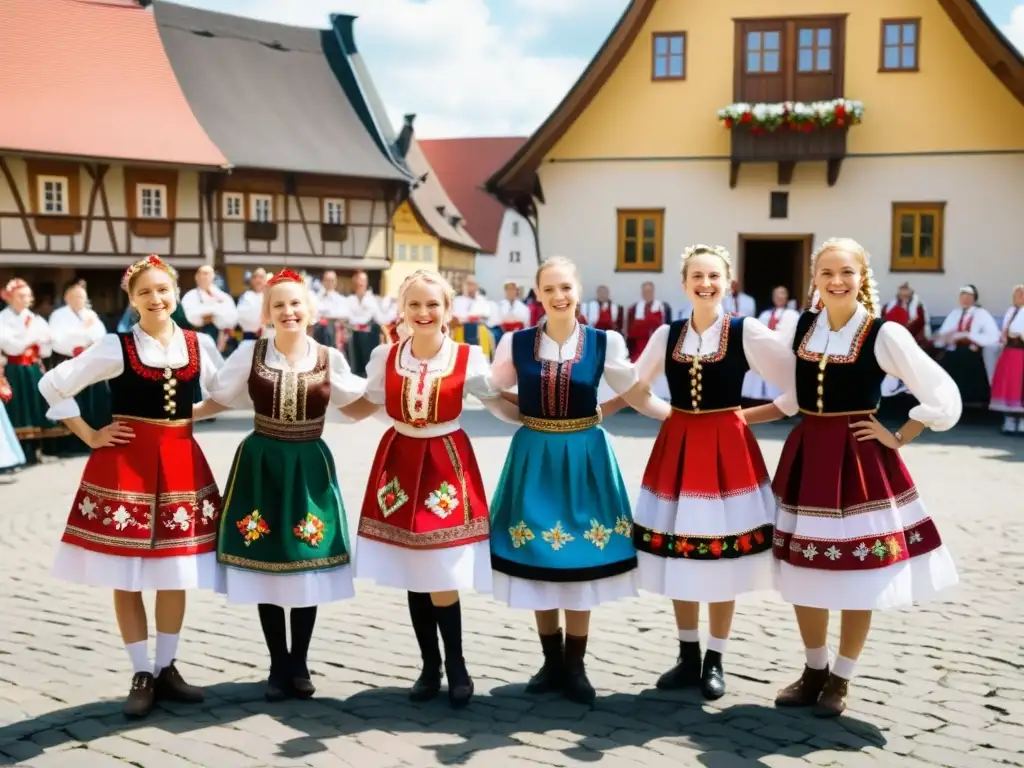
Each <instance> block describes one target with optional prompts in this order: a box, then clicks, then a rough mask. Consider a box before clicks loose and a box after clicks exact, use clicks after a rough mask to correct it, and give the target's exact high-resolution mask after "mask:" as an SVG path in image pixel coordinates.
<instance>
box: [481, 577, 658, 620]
mask: <svg viewBox="0 0 1024 768" xmlns="http://www.w3.org/2000/svg"><path fill="white" fill-rule="evenodd" d="M639 594H640V593H639V592H638V591H637V585H636V571H635V570H632V571H628V572H627V573H620V574H618V575H617V576H608V577H607V578H604V579H596V580H594V581H560V582H553V581H534V580H532V579H521V578H518V577H516V576H508V575H506V574H504V573H499V572H498V571H495V572H494V599H495V600H498V601H500V602H502V603H505V604H506V605H507V606H508V607H509V608H522V609H527V610H531V611H553V610H556V609H561V610H563V611H589V610H593V609H594V608H596V607H597V606H599V605H601V604H602V603H610V602H613V601H615V600H621V599H623V598H627V597H637V596H638V595H639Z"/></svg>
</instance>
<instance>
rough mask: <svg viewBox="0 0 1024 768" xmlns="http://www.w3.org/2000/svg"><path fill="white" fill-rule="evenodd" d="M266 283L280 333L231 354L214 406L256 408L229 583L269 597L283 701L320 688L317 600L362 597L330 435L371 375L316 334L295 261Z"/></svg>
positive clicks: (226, 590) (246, 443)
mask: <svg viewBox="0 0 1024 768" xmlns="http://www.w3.org/2000/svg"><path fill="white" fill-rule="evenodd" d="M263 293H264V295H263V302H264V304H263V309H262V317H263V319H262V322H261V324H262V325H272V326H273V328H274V333H273V337H272V338H269V339H259V340H257V341H256V342H255V343H253V344H243V345H241V346H239V348H238V349H237V350H236V351H235V353H234V354H233V355H231V356H230V357H228V359H227V362H226V363H225V365H224V367H223V368H221V369H220V370H219V371H218V372H217V376H216V377H215V379H214V381H213V383H212V384H211V386H210V397H211V398H212V400H213V401H214V402H212V403H210V407H209V408H208V409H207V410H206V413H208V414H212V413H215V412H218V411H221V410H225V409H227V408H238V409H245V410H248V409H249V408H253V409H254V410H255V412H256V417H255V429H254V431H253V432H252V434H250V435H249V436H247V437H246V438H245V439H243V440H242V443H241V445H239V447H238V450H237V452H236V453H235V459H234V461H233V462H232V466H231V473H230V475H229V479H228V483H227V486H226V488H225V491H224V514H223V516H222V517H221V525H220V536H219V539H218V545H217V559H218V561H219V562H220V564H221V569H220V572H219V582H220V583H219V584H218V585H217V591H218V592H220V593H222V594H224V595H226V596H227V600H228V602H230V603H241V604H246V605H253V604H256V605H258V611H259V616H260V626H261V627H262V629H263V638H264V640H265V641H266V643H267V650H268V651H269V653H270V674H269V677H268V680H267V689H266V698H267V699H268V700H269V701H282V700H284V699H287V698H290V697H292V696H294V697H296V698H309V697H310V696H312V695H313V694H314V693H315V691H316V688H315V686H314V685H313V682H312V680H311V679H310V673H309V667H308V665H307V656H308V653H309V644H310V641H311V639H312V636H313V627H314V625H315V623H316V617H317V606H319V605H323V604H324V603H329V602H334V601H338V600H345V599H348V598H350V597H353V596H354V595H355V591H354V590H353V587H352V570H351V567H350V563H351V551H352V550H351V546H350V543H349V533H348V523H347V521H346V517H345V508H344V505H343V503H342V499H341V491H340V489H339V487H338V473H337V470H336V469H335V464H334V457H333V456H332V455H331V451H330V449H329V448H328V447H327V444H326V443H325V442H324V441H323V439H322V434H323V428H324V422H325V419H326V417H327V414H328V412H330V411H332V410H335V409H339V408H345V407H348V406H350V405H351V404H352V403H354V402H355V401H357V400H359V398H361V397H362V395H363V391H364V389H365V381H364V380H363V379H360V378H358V377H356V376H353V375H352V372H351V370H350V369H349V367H348V362H347V361H346V360H345V356H344V355H343V354H342V353H341V352H340V351H339V350H338V349H337V348H336V347H333V346H331V347H328V346H326V345H323V344H319V343H318V342H316V341H315V340H314V339H313V338H312V337H311V336H309V335H308V334H307V329H308V328H309V327H310V326H312V325H313V324H314V323H315V322H316V318H317V312H316V305H315V303H314V301H313V299H312V296H311V295H310V291H309V287H308V285H307V284H306V282H305V280H303V278H302V277H300V276H299V275H298V274H296V273H295V272H292V271H291V270H288V269H286V270H283V271H281V272H279V273H277V274H276V275H275V276H274V277H273V278H272V279H271V280H270V282H269V284H268V286H267V288H266V289H265V290H264V292H263ZM285 609H290V612H289V623H290V625H291V648H289V646H288V638H287V634H286V622H285Z"/></svg>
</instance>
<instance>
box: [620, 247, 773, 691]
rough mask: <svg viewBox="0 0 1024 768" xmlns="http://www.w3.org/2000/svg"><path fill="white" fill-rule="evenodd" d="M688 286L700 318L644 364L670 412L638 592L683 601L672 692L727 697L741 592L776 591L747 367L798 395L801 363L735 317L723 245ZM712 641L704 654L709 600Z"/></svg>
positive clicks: (643, 523)
mask: <svg viewBox="0 0 1024 768" xmlns="http://www.w3.org/2000/svg"><path fill="white" fill-rule="evenodd" d="M682 276H683V290H684V291H685V292H686V296H687V298H688V299H689V301H690V303H691V304H692V306H693V310H692V313H691V315H690V317H688V318H686V319H683V320H676V321H674V322H673V323H672V324H671V325H663V326H661V327H660V328H658V329H657V330H656V331H655V332H654V334H653V335H652V336H651V339H650V341H648V342H647V346H646V347H645V348H644V351H643V354H642V355H641V357H640V360H639V361H638V362H637V369H638V372H639V375H640V381H641V382H642V383H643V384H644V385H645V386H650V385H651V384H652V383H653V382H654V381H655V380H656V379H658V378H659V377H661V376H663V375H664V376H665V377H666V378H667V380H668V387H669V391H670V393H671V408H668V406H666V405H665V404H664V403H662V402H661V401H658V403H659V405H660V406H662V408H663V409H664V410H665V411H667V412H666V413H664V414H662V418H665V417H667V419H666V420H665V421H664V424H663V425H662V427H661V431H660V432H659V433H658V438H657V440H656V441H655V444H654V449H653V450H652V451H651V457H650V459H649V460H648V462H647V469H646V470H645V471H644V478H643V486H642V490H641V491H640V499H639V500H638V501H637V504H636V507H635V511H634V520H635V522H634V526H633V541H634V544H635V545H636V548H637V552H638V559H639V568H638V575H639V587H640V589H644V590H647V591H648V592H655V593H657V594H660V595H665V596H666V597H669V598H671V599H672V605H673V607H674V609H675V618H676V628H677V630H678V631H679V661H678V663H677V664H676V666H675V667H673V668H672V669H670V670H669V671H668V672H666V673H665V674H664V675H662V676H661V678H660V679H659V680H658V687H659V688H662V689H669V690H671V689H678V688H685V687H689V686H698V685H699V686H700V688H701V692H702V693H703V694H704V696H705V698H708V699H718V698H721V696H723V695H724V694H725V674H724V672H723V669H722V656H723V654H724V653H725V649H726V643H727V641H728V638H729V632H730V630H731V628H732V619H733V612H734V610H735V608H736V602H735V601H736V597H737V596H738V595H741V594H744V593H748V592H757V591H762V590H764V591H767V590H771V589H773V588H774V580H773V573H774V569H775V566H774V563H773V562H772V554H771V547H772V528H773V525H774V523H775V511H776V507H775V498H774V497H773V496H772V490H771V480H770V478H769V475H768V469H767V467H766V466H765V463H764V458H763V457H762V456H761V450H760V449H759V448H758V445H757V440H756V438H755V437H754V435H753V433H752V432H751V431H750V428H749V427H748V426H747V425H746V423H745V422H744V421H743V417H742V415H741V414H740V408H741V403H742V401H743V383H744V379H745V376H746V374H747V372H748V371H753V372H754V373H755V374H757V375H758V376H759V377H761V378H762V379H763V380H765V381H767V382H768V383H770V384H771V385H773V386H774V387H776V388H778V389H780V390H787V389H790V388H791V382H792V379H793V370H792V362H791V361H792V357H793V353H792V351H791V350H790V349H789V347H788V346H787V345H786V344H785V343H784V342H783V341H782V340H781V339H780V337H779V336H778V334H776V333H775V332H773V331H771V330H769V329H768V327H767V326H765V325H764V324H763V323H761V322H760V321H759V320H757V319H755V318H753V317H742V316H740V317H737V316H730V315H729V314H727V313H726V312H725V310H724V309H723V306H722V303H723V299H725V298H726V297H727V296H728V295H729V285H730V280H731V278H732V260H731V258H730V256H729V252H728V251H726V250H725V249H724V248H721V247H718V246H707V245H695V246H692V247H690V248H687V249H686V252H685V253H684V254H683V263H682ZM701 603H707V604H708V618H709V624H710V637H709V638H708V643H707V653H706V654H705V655H704V657H703V660H702V658H701V649H700V635H699V633H698V628H697V627H698V622H699V619H700V604H701Z"/></svg>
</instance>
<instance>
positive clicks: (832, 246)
mask: <svg viewBox="0 0 1024 768" xmlns="http://www.w3.org/2000/svg"><path fill="white" fill-rule="evenodd" d="M829 251H845V252H846V253H850V254H853V255H854V256H856V257H857V260H858V261H859V262H860V290H858V291H857V301H859V302H860V303H861V304H863V305H864V308H865V309H866V310H867V311H868V312H870V313H871V314H872V315H874V316H875V317H878V315H879V312H880V308H881V305H880V303H879V299H878V284H877V283H876V282H875V273H874V272H873V271H872V270H871V256H870V254H869V253H868V252H867V250H866V249H865V248H864V246H863V245H861V244H860V243H858V242H857V241H856V240H854V239H853V238H850V237H831V238H829V239H828V240H826V241H825V242H824V243H822V244H821V246H820V247H819V248H818V250H816V251H815V252H814V253H813V254H812V255H811V285H812V289H813V285H814V274H815V271H816V269H817V265H818V257H819V256H821V255H822V254H823V253H828V252H829Z"/></svg>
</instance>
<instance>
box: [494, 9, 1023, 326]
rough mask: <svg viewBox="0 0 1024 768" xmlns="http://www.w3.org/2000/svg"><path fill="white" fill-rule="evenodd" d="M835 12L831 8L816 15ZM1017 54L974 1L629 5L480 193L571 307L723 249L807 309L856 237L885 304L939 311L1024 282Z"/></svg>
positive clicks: (747, 278)
mask: <svg viewBox="0 0 1024 768" xmlns="http://www.w3.org/2000/svg"><path fill="white" fill-rule="evenodd" d="M824 6H827V7H824ZM1022 125H1024V57H1022V56H1021V54H1020V52H1019V51H1017V50H1016V49H1015V48H1014V47H1013V45H1012V44H1011V43H1010V42H1009V41H1008V40H1007V39H1006V38H1005V37H1004V36H1003V35H1002V34H1001V33H1000V31H999V29H998V28H997V27H996V26H995V25H994V24H993V23H992V21H991V20H990V19H989V18H988V17H987V16H986V15H985V13H984V11H983V10H982V9H981V7H980V6H979V4H978V3H977V2H976V1H975V0H836V1H835V2H830V3H822V2H820V0H775V2H772V3H764V2H757V1H756V0H720V1H719V2H704V1H703V0H632V2H630V3H629V5H628V7H627V8H626V10H625V11H624V13H623V15H622V17H621V19H620V21H619V23H618V24H617V26H616V27H615V29H614V30H613V31H612V32H611V34H610V35H609V37H608V38H607V41H606V42H605V44H604V46H603V47H602V48H601V50H600V51H599V52H598V53H597V55H596V56H595V58H594V59H593V61H591V63H590V64H589V66H588V67H587V69H586V70H585V71H584V73H583V75H582V76H581V77H580V79H579V81H578V82H577V83H576V84H575V86H574V87H573V88H572V90H571V91H570V92H569V93H568V94H567V95H566V97H565V98H564V100H563V101H562V103H561V104H560V105H559V106H558V107H557V108H556V109H555V111H554V112H553V113H552V114H551V115H550V117H549V118H548V119H547V120H546V121H545V122H544V123H543V125H541V127H540V128H539V129H538V130H537V131H536V132H535V133H534V134H533V135H532V136H531V137H530V139H529V140H528V141H527V143H526V144H525V145H524V146H523V147H522V148H521V149H520V150H519V152H517V153H516V154H515V156H514V157H513V158H512V159H511V160H510V161H509V162H508V163H506V164H505V166H504V167H503V168H502V169H501V170H500V171H498V172H497V173H496V174H495V175H494V176H492V178H491V179H490V181H489V183H488V188H489V190H490V191H491V192H492V193H493V194H495V195H496V196H498V198H499V199H501V200H503V201H505V202H507V203H508V204H510V205H513V206H515V207H516V208H518V209H519V210H520V211H521V212H523V213H525V214H528V215H530V216H531V217H534V218H535V220H536V221H537V224H538V226H539V239H540V251H541V256H542V257H544V256H550V255H552V254H556V253H564V254H568V255H571V256H573V257H574V258H575V259H576V260H577V261H578V263H579V264H580V268H581V272H582V275H583V280H584V283H585V284H586V285H585V286H584V292H585V293H589V292H590V291H592V290H593V289H594V287H595V286H596V285H598V284H602V283H603V284H606V285H611V284H613V281H614V285H615V286H616V295H620V296H628V295H630V294H632V295H636V296H638V295H639V288H640V285H641V283H643V282H646V281H648V280H651V281H653V282H654V283H655V284H656V285H657V291H658V296H659V297H664V298H665V299H666V300H667V301H668V302H669V303H670V304H672V305H673V306H675V305H678V304H680V303H681V300H682V298H683V296H682V289H681V287H680V281H679V271H678V264H679V260H678V259H679V254H680V253H681V252H682V250H683V249H684V248H685V247H686V246H687V245H688V244H691V243H700V242H704V243H718V244H722V245H725V246H727V247H728V248H729V249H730V250H731V251H732V252H733V253H734V256H735V259H736V261H737V262H738V263H737V270H738V273H739V274H738V276H739V277H740V278H741V280H742V282H743V283H744V290H745V291H746V292H747V293H749V294H751V295H752V296H754V298H755V299H757V300H758V304H759V305H760V306H764V305H765V304H766V303H767V302H768V301H769V297H770V295H771V291H772V288H773V287H774V286H775V285H779V284H782V285H786V286H788V287H789V289H790V292H791V294H792V295H794V296H797V297H799V298H801V299H802V298H803V297H804V296H806V293H807V287H808V281H809V257H810V254H811V252H812V250H813V248H814V247H815V245H817V244H819V243H821V242H822V241H823V240H824V239H826V238H828V237H831V236H839V235H845V236H851V237H854V238H856V239H857V240H859V241H860V242H862V243H863V244H864V245H865V246H866V248H867V249H868V251H869V252H870V253H871V254H872V257H873V265H872V266H873V270H874V273H875V277H876V279H877V280H878V282H879V284H880V291H881V293H882V296H883V298H886V299H887V298H889V297H892V296H894V295H895V293H896V288H897V286H898V285H899V284H900V283H903V282H904V281H907V280H909V281H910V282H911V283H912V284H913V286H914V289H915V290H916V292H917V295H918V296H920V297H921V299H922V300H923V301H924V303H925V304H926V305H927V306H928V308H929V310H930V311H931V312H932V313H933V314H944V313H945V312H946V311H948V310H949V309H951V308H952V307H953V306H955V305H956V302H957V296H958V292H959V291H958V289H959V287H960V286H961V285H963V284H965V283H974V284H976V285H977V287H978V289H979V291H980V293H981V295H982V296H983V297H984V298H985V300H986V301H988V302H990V303H991V304H992V305H994V306H999V307H1002V306H1005V304H1006V303H1007V302H1009V300H1010V295H1009V290H1010V288H1009V286H1013V285H1015V284H1016V283H1019V282H1020V281H1021V271H1020V269H1021V267H1020V264H1021V261H1020V239H1021V234H1020V233H1021V225H1020V221H1021V212H1022V211H1024V183H1022V181H1021V180H1022V179H1024V130H1022V129H1021V126H1022Z"/></svg>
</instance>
